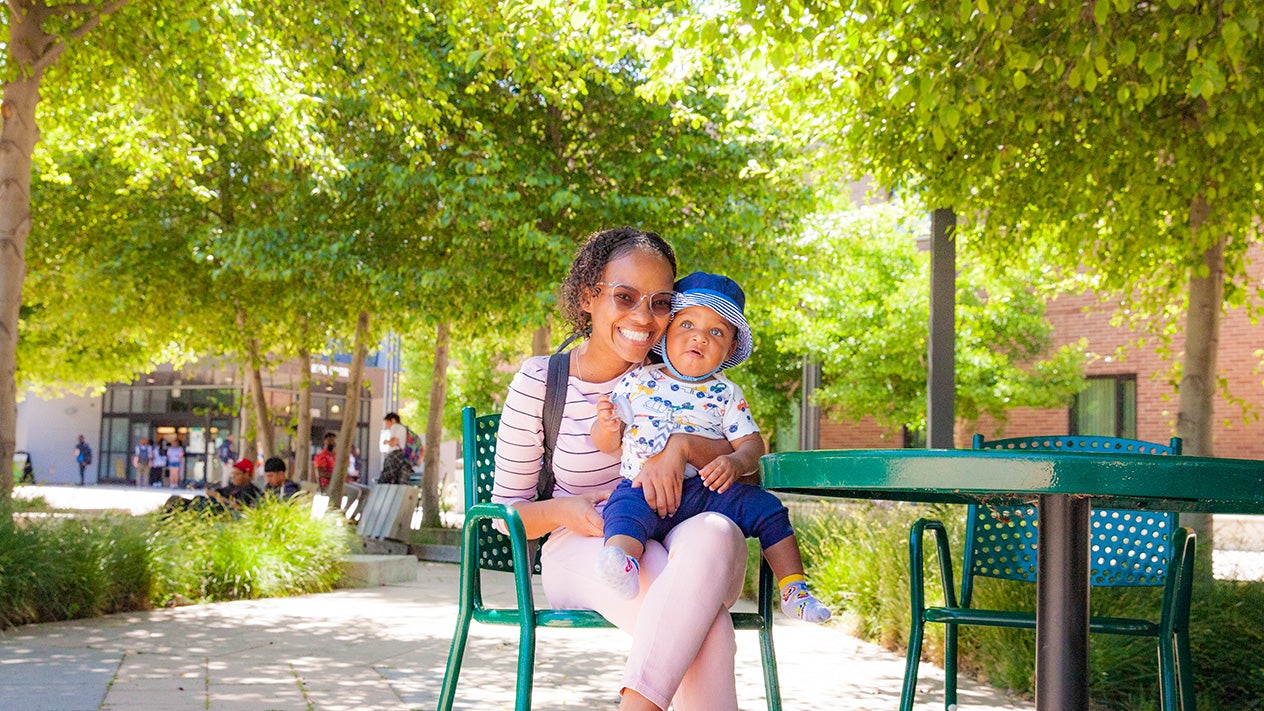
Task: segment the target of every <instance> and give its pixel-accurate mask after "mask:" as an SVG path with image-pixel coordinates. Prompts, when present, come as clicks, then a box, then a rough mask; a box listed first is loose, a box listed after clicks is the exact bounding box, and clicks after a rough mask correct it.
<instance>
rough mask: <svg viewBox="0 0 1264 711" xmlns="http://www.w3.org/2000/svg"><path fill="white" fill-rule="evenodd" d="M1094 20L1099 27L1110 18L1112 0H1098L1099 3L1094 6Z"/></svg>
mask: <svg viewBox="0 0 1264 711" xmlns="http://www.w3.org/2000/svg"><path fill="white" fill-rule="evenodd" d="M1093 20H1095V21H1096V22H1097V25H1098V26H1099V27H1101V26H1103V25H1105V24H1106V22H1107V21H1108V20H1110V0H1097V4H1095V5H1094V6H1093Z"/></svg>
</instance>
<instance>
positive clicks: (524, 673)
mask: <svg viewBox="0 0 1264 711" xmlns="http://www.w3.org/2000/svg"><path fill="white" fill-rule="evenodd" d="M518 614H519V616H520V618H521V619H519V621H518V689H517V692H516V698H517V700H516V701H515V703H514V709H516V711H531V687H532V684H533V683H534V682H535V612H534V611H532V610H519V611H518Z"/></svg>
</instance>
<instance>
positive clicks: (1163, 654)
mask: <svg viewBox="0 0 1264 711" xmlns="http://www.w3.org/2000/svg"><path fill="white" fill-rule="evenodd" d="M1175 637H1176V635H1174V634H1171V633H1169V634H1164V635H1159V708H1161V709H1163V711H1179V707H1178V706H1177V702H1178V697H1179V695H1180V694H1179V692H1178V691H1177V681H1176V645H1175Z"/></svg>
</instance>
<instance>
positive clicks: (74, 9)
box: [50, 0, 127, 40]
mask: <svg viewBox="0 0 1264 711" xmlns="http://www.w3.org/2000/svg"><path fill="white" fill-rule="evenodd" d="M126 4H127V0H114V2H111V3H109V4H108V5H105V6H104V7H102V8H101V9H100V10H98V11H97V12H96V13H94V14H91V15H90V16H89V17H88V19H86V20H84V21H83V24H82V25H79V26H78V27H76V28H75V29H73V30H71V31H70V32H67V33H66V36H67V37H69V38H70V39H76V40H77V39H83V36H84V35H86V34H88V33H89V32H91V31H92V30H94V29H96V27H97V25H99V24H101V18H102V17H105V16H106V15H111V14H113V13H114V12H116V11H117V10H118V9H119V8H121V7H123V6H124V5H126ZM50 10H52V11H53V12H54V13H56V14H59V15H62V16H63V17H68V16H70V15H71V14H72V13H80V12H87V13H92V11H93V10H96V6H95V5H92V4H91V3H72V4H70V5H58V6H57V7H54V8H50Z"/></svg>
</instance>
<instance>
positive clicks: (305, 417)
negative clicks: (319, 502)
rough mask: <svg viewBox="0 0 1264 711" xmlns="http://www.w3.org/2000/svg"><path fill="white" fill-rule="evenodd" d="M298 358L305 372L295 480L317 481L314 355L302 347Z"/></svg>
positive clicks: (300, 393) (296, 428) (297, 427)
mask: <svg viewBox="0 0 1264 711" xmlns="http://www.w3.org/2000/svg"><path fill="white" fill-rule="evenodd" d="M298 359H299V361H300V362H301V365H300V366H299V367H301V368H302V369H303V374H302V375H300V376H299V381H298V417H297V418H296V420H297V423H296V424H295V425H294V471H293V472H292V473H291V477H290V478H291V479H293V480H294V481H316V476H315V472H314V471H312V356H311V354H310V353H308V352H307V348H300V349H299V351H298Z"/></svg>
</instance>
